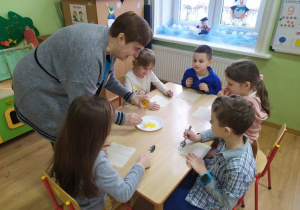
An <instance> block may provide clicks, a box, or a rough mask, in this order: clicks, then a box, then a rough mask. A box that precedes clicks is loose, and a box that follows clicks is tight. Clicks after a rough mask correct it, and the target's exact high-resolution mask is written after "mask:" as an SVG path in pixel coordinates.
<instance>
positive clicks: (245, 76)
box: [225, 60, 271, 116]
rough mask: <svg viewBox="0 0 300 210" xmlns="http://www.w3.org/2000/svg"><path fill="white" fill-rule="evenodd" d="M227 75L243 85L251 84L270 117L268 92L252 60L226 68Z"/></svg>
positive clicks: (241, 61) (237, 62) (242, 61)
mask: <svg viewBox="0 0 300 210" xmlns="http://www.w3.org/2000/svg"><path fill="white" fill-rule="evenodd" d="M225 74H226V76H227V77H229V78H230V79H232V80H234V81H236V82H238V83H241V84H242V83H245V82H250V84H251V88H253V90H256V91H257V92H256V96H258V97H259V98H260V100H261V106H262V108H263V110H265V112H266V113H267V114H268V115H269V116H270V114H271V110H270V103H269V97H268V91H267V88H266V86H265V83H264V81H263V80H262V78H261V75H260V74H259V71H258V68H257V66H256V65H255V63H254V62H252V61H250V60H238V61H235V62H233V63H232V64H230V65H229V66H228V67H227V68H226V70H225Z"/></svg>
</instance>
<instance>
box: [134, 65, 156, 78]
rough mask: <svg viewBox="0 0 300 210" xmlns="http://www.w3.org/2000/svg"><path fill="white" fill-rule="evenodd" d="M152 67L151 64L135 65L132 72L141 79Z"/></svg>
mask: <svg viewBox="0 0 300 210" xmlns="http://www.w3.org/2000/svg"><path fill="white" fill-rule="evenodd" d="M152 69H153V64H150V65H149V66H137V67H135V68H134V74H135V75H136V76H137V77H138V78H141V79H143V78H144V77H145V76H146V75H148V74H150V72H151V71H152Z"/></svg>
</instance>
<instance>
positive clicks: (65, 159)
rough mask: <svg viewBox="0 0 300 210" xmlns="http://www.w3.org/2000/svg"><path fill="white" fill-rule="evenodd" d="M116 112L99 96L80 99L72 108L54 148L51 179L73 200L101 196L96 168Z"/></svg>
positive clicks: (73, 103)
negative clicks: (94, 179)
mask: <svg viewBox="0 0 300 210" xmlns="http://www.w3.org/2000/svg"><path fill="white" fill-rule="evenodd" d="M113 113H114V112H113V106H112V105H111V103H110V102H109V101H107V100H106V99H104V98H100V97H96V96H87V95H85V96H81V97H78V98H77V99H75V100H74V101H73V102H72V103H71V105H70V107H69V110H68V114H67V116H66V120H65V123H64V125H63V128H62V130H61V132H60V134H59V136H58V138H57V140H56V142H55V145H54V156H53V159H52V163H51V165H52V169H51V171H50V176H51V177H53V176H54V177H55V179H56V181H57V182H58V183H59V185H60V186H61V188H62V189H64V190H65V191H66V192H67V193H68V194H70V195H71V196H72V197H76V196H78V195H82V196H85V197H88V198H91V197H94V196H95V195H96V194H97V193H98V188H97V187H96V186H95V184H94V183H93V166H94V163H95V161H96V158H97V156H98V154H99V152H100V150H101V148H102V146H103V144H104V142H105V140H106V138H107V136H108V135H109V133H110V129H111V125H112V121H113Z"/></svg>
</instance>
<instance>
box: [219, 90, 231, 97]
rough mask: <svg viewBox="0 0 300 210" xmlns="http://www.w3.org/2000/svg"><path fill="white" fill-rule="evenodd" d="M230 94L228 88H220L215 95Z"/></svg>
mask: <svg viewBox="0 0 300 210" xmlns="http://www.w3.org/2000/svg"><path fill="white" fill-rule="evenodd" d="M230 94H231V92H230V90H229V89H228V88H222V90H220V91H219V92H218V95H217V96H229V95H230Z"/></svg>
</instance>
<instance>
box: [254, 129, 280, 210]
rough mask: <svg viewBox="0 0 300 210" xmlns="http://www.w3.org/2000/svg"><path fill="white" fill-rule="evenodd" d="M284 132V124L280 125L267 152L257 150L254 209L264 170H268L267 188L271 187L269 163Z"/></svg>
mask: <svg viewBox="0 0 300 210" xmlns="http://www.w3.org/2000/svg"><path fill="white" fill-rule="evenodd" d="M285 132H286V124H283V125H282V126H281V129H280V130H279V132H278V136H277V139H275V141H274V146H273V147H272V149H271V151H270V152H269V154H268V155H267V156H266V155H265V154H264V153H263V152H262V151H261V150H258V152H257V157H256V165H257V171H256V174H255V179H256V180H255V210H258V183H259V180H260V178H262V177H263V176H264V175H265V174H266V172H268V189H269V190H270V189H271V168H270V165H271V163H272V160H273V159H274V157H275V155H276V153H277V151H278V149H279V147H280V142H281V140H282V138H283V136H284V134H285Z"/></svg>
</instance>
